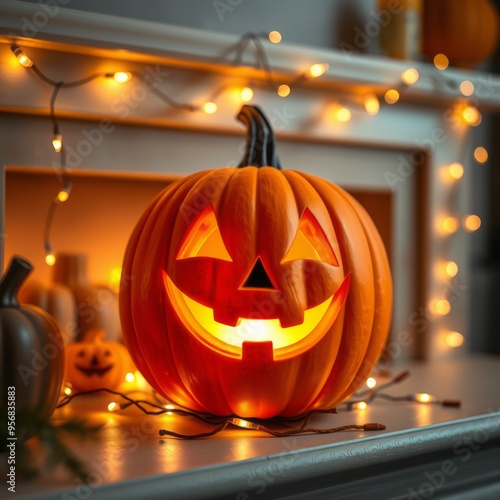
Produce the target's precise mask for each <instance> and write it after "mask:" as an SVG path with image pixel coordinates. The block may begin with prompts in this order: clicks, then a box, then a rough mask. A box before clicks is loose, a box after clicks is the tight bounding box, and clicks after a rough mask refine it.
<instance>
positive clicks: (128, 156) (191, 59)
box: [0, 0, 500, 357]
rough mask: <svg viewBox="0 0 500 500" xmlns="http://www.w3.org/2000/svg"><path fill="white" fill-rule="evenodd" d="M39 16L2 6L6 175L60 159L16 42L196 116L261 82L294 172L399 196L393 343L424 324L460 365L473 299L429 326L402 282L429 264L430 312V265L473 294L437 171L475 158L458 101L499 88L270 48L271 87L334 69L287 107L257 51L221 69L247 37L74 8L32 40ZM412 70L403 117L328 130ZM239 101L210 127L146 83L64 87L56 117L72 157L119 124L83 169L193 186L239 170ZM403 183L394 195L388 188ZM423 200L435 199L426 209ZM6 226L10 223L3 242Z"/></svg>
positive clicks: (478, 80) (485, 97) (72, 72)
mask: <svg viewBox="0 0 500 500" xmlns="http://www.w3.org/2000/svg"><path fill="white" fill-rule="evenodd" d="M39 11H40V6H39V5H37V4H28V3H23V2H17V1H14V0H11V1H8V0H0V76H1V80H2V85H1V86H0V112H1V113H0V123H1V124H2V135H1V136H0V155H1V157H0V167H2V166H5V167H9V168H12V167H50V166H51V165H52V164H53V162H54V161H56V160H57V157H56V155H55V153H54V151H53V149H52V146H51V144H50V140H51V133H52V131H51V126H50V122H49V121H48V118H47V116H48V103H49V99H50V93H51V88H50V87H49V86H47V85H45V84H43V83H42V82H40V81H39V80H38V79H37V78H36V77H35V76H34V75H33V74H31V73H30V72H29V71H27V70H26V69H25V68H22V67H20V66H19V65H15V64H13V61H12V60H13V57H12V54H11V51H10V48H9V44H10V43H12V42H13V41H14V40H15V41H16V43H17V44H18V45H20V46H21V47H22V48H23V49H25V50H26V52H27V53H28V54H29V55H30V56H32V57H33V59H35V60H36V64H37V65H38V66H39V67H40V68H42V69H43V71H44V72H45V73H47V74H50V75H51V76H52V77H53V78H54V79H64V80H72V79H78V78H81V77H82V76H86V75H88V74H90V73H92V72H94V71H104V72H112V71H116V70H119V69H126V70H128V71H132V72H133V73H134V74H135V75H137V74H142V75H145V74H150V75H155V76H154V77H153V78H155V79H156V81H157V82H158V85H159V87H160V88H161V89H163V90H164V91H165V92H166V93H167V94H170V95H172V96H174V97H175V98H176V99H178V100H181V101H189V102H195V103H200V104H201V103H202V102H203V101H205V100H208V99H211V98H213V92H214V90H215V89H217V88H218V87H219V86H220V85H226V84H227V85H229V86H232V87H234V88H235V87H237V86H241V85H244V84H246V83H248V82H252V84H253V86H254V88H255V99H254V102H256V103H258V104H259V105H260V106H261V107H262V108H263V109H265V110H266V112H267V114H268V116H269V117H270V119H271V121H272V122H273V125H274V127H275V129H276V132H277V137H278V142H279V151H280V155H281V158H282V163H283V164H284V166H285V167H288V168H293V169H298V170H307V171H309V172H311V173H314V174H317V175H320V176H323V177H326V178H328V179H330V180H332V181H335V182H337V183H339V184H341V185H345V186H351V187H357V188H363V187H365V188H367V187H369V188H371V189H379V190H391V191H394V194H395V203H394V207H395V209H394V210H395V218H394V221H395V222H394V225H395V230H396V234H397V235H398V236H397V238H396V243H395V248H394V249H393V254H394V267H395V269H394V274H395V276H396V282H395V292H396V293H395V295H396V301H395V316H394V322H393V323H394V332H393V339H392V341H393V342H395V343H396V344H395V345H396V346H397V343H398V339H399V335H400V334H401V333H402V332H403V331H405V330H406V329H409V328H411V327H412V325H411V324H410V323H411V322H415V321H416V320H418V319H420V320H425V321H427V323H428V328H427V329H426V330H425V332H424V333H422V335H424V336H425V338H426V342H425V343H426V345H427V347H428V351H429V352H430V353H434V355H435V356H437V357H440V356H454V355H457V354H458V351H454V352H449V353H444V352H442V349H441V348H440V347H439V343H438V340H439V332H440V331H441V330H442V329H443V328H445V327H446V328H451V329H455V328H456V327H455V326H454V325H457V324H462V325H466V324H468V304H469V300H468V292H467V289H465V290H464V291H462V290H460V292H459V294H458V295H457V297H456V301H455V304H454V307H453V310H452V313H451V314H450V315H449V316H447V317H446V318H445V319H434V318H431V319H429V320H426V319H425V317H424V316H423V313H421V312H419V311H418V309H417V310H415V307H414V306H413V305H412V304H414V303H415V300H413V299H414V298H415V297H413V298H412V294H413V290H412V289H411V288H412V287H413V286H414V285H415V280H417V279H418V277H415V276H413V277H411V279H409V281H408V280H407V279H406V278H405V277H407V276H412V270H411V269H409V266H411V265H412V264H411V263H412V262H415V259H416V258H420V257H421V258H422V261H423V262H424V263H425V266H424V267H423V272H424V273H425V276H424V282H425V289H424V290H423V294H424V295H425V298H424V297H422V298H421V300H422V302H426V303H428V302H429V301H430V300H431V299H432V298H434V297H436V296H439V294H440V293H441V291H442V290H443V288H445V287H446V283H444V282H443V281H442V280H440V279H438V278H436V276H435V270H434V269H433V267H432V266H431V264H430V263H433V262H436V261H437V259H439V258H452V259H453V260H456V261H457V262H458V264H459V267H460V274H459V276H458V278H457V280H458V283H459V284H465V285H467V283H468V276H469V266H468V258H467V257H468V235H467V234H464V233H459V234H457V235H454V236H453V237H452V239H451V240H450V239H446V238H443V237H442V236H439V235H438V234H436V232H435V227H434V223H435V218H436V216H437V215H438V214H444V210H445V209H446V206H447V203H448V202H449V196H450V193H449V190H450V188H449V186H446V185H443V183H442V182H441V180H440V179H441V177H440V176H441V169H442V167H443V166H445V165H447V164H449V163H451V162H454V161H463V159H464V151H466V148H467V146H468V138H469V129H468V128H466V127H464V126H462V127H460V128H456V127H454V125H453V123H452V122H451V121H450V120H449V119H448V118H449V112H450V110H451V109H452V107H453V105H454V104H455V103H456V102H457V101H458V100H459V99H460V98H461V95H460V93H459V90H458V88H459V85H460V83H461V82H462V81H463V80H464V79H469V80H471V81H472V82H473V83H474V84H475V86H476V99H477V100H476V101H475V103H476V104H477V105H478V106H479V107H480V109H481V111H483V112H487V111H491V110H497V109H499V108H500V80H499V79H498V78H491V77H490V76H489V75H485V74H478V73H470V72H463V71H458V70H447V71H446V73H439V72H438V70H436V69H435V68H434V67H432V66H430V65H426V64H422V63H419V64H417V63H412V64H411V65H410V64H409V63H408V62H404V61H393V60H387V59H383V58H377V57H368V56H359V55H346V54H343V53H342V52H340V51H327V50H320V49H311V48H305V47H300V46H296V45H295V46H294V45H287V44H280V45H272V44H270V43H266V42H264V43H266V51H267V54H268V57H269V60H270V63H271V65H272V67H273V69H274V75H275V79H276V80H277V81H280V82H282V83H290V82H292V81H294V79H295V78H296V76H297V75H298V74H300V73H302V72H303V71H305V70H306V69H307V68H308V67H309V66H310V65H311V64H312V63H316V62H321V63H327V64H329V69H328V71H327V73H326V74H325V75H323V76H322V77H321V78H319V79H314V80H309V81H307V82H306V83H304V84H303V85H302V86H300V87H298V88H293V89H292V93H291V95H290V96H289V97H287V98H286V99H282V98H280V97H278V96H277V95H276V93H275V92H272V91H271V90H270V89H269V88H268V87H266V85H265V74H264V72H263V71H261V70H259V69H257V68H256V67H255V54H254V53H252V52H251V51H246V52H245V56H244V59H243V61H244V62H245V66H234V65H233V64H232V62H231V61H232V59H231V57H232V56H231V57H229V58H228V59H227V60H226V59H224V54H227V51H228V49H230V48H231V47H233V46H234V45H235V44H236V43H237V42H238V37H235V36H232V35H225V34H217V33H212V32H206V31H199V30H194V29H189V28H180V27H176V26H169V25H165V24H156V23H150V22H145V21H136V20H130V19H122V18H117V17H113V16H105V15H99V14H94V13H92V14H90V13H86V12H79V11H72V10H69V9H64V8H58V9H57V12H55V11H54V12H53V13H54V15H53V16H51V17H50V19H48V22H47V24H45V25H43V23H39V24H40V25H39V26H38V27H37V33H36V34H33V33H29V30H28V31H26V29H25V28H24V31H23V26H24V27H26V26H27V25H26V21H25V19H28V20H32V22H34V20H36V19H38V18H37V17H36V16H37V12H39ZM40 19H41V18H40ZM23 35H24V36H23ZM33 35H35V36H33ZM410 66H413V67H415V68H417V69H418V71H419V73H420V79H419V81H418V82H417V83H416V84H415V85H413V86H412V87H411V88H408V89H403V90H402V99H401V101H400V102H399V103H397V104H396V105H394V106H389V105H383V106H382V108H381V110H380V112H379V114H378V115H377V116H375V117H369V116H367V115H366V113H364V112H363V111H362V110H361V108H359V109H360V110H359V111H357V110H356V109H357V108H353V109H354V111H353V118H352V120H351V121H350V122H349V123H347V124H338V123H337V124H335V123H333V122H332V121H331V120H330V119H328V116H327V114H328V110H329V109H330V108H331V106H332V105H333V104H334V103H335V102H337V101H339V100H340V101H342V100H346V99H347V100H348V101H349V102H351V101H352V99H353V98H355V99H358V100H359V102H361V99H362V98H363V96H364V95H365V94H367V93H376V94H378V95H379V96H380V95H382V94H383V92H384V91H385V90H386V89H388V88H391V87H394V86H397V87H401V79H400V77H401V73H402V72H403V71H404V70H406V69H407V68H408V67H410ZM143 77H144V76H143ZM143 77H142V78H143ZM436 77H438V78H439V82H438V83H436ZM234 96H235V92H234V90H231V88H230V87H228V88H227V89H226V90H224V91H222V92H221V93H220V94H219V95H218V96H216V97H215V99H216V100H218V102H219V110H218V112H217V113H216V114H214V115H210V116H209V115H205V114H204V113H202V112H193V113H190V112H185V111H176V110H172V109H170V108H169V107H168V106H167V105H165V104H164V103H162V102H161V101H160V100H158V99H157V98H156V96H154V95H152V94H151V93H150V92H148V91H145V87H144V86H143V85H142V83H141V77H139V78H137V77H136V78H134V79H132V80H131V82H129V83H127V84H125V85H123V86H121V87H120V86H117V85H116V84H114V83H112V82H109V81H107V80H96V81H95V82H93V83H92V84H89V85H87V86H85V87H80V88H77V89H63V90H62V91H61V93H60V96H59V98H58V100H57V106H56V109H57V114H58V116H59V117H60V118H61V124H62V128H63V133H64V138H65V142H66V144H68V145H70V146H73V148H75V149H76V148H77V145H78V144H79V142H81V141H83V140H87V139H88V135H85V133H84V131H86V133H87V134H90V133H92V131H93V130H98V128H99V123H100V121H101V120H102V119H103V118H106V119H109V120H111V121H112V124H113V131H112V133H109V134H107V133H103V134H102V137H103V140H102V141H101V142H100V143H99V144H98V145H97V146H95V147H94V148H93V150H92V152H91V154H89V155H88V156H85V157H82V158H81V161H80V162H79V163H78V165H75V168H77V169H85V170H91V171H101V170H106V171H115V172H137V173H141V174H148V173H151V174H154V173H170V174H187V173H190V172H194V171H197V170H200V169H206V168H215V167H217V166H224V165H227V164H232V163H236V162H237V161H239V157H240V155H241V152H240V151H239V150H240V148H241V142H242V135H243V129H242V127H241V125H240V124H238V123H237V122H236V121H235V119H234V116H235V114H236V112H237V110H238V107H239V105H240V104H239V103H238V102H237V101H236V100H235V98H234ZM86 138H87V139H86ZM419 152H423V153H424V155H425V156H426V160H425V161H423V162H419V164H418V165H417V166H416V168H415V169H414V171H412V172H410V171H408V168H406V167H405V166H404V165H405V164H406V161H407V160H405V158H406V159H408V158H414V156H412V155H413V154H416V153H419ZM466 169H467V165H466ZM395 178H396V179H398V180H397V181H396V182H395V183H391V182H390V181H389V180H388V179H395ZM424 185H425V186H426V189H425V192H424V190H423V186H424ZM0 193H1V183H0ZM416 193H419V195H420V196H421V195H422V194H425V199H423V200H422V201H421V202H419V203H420V204H417V203H416V200H415V197H416ZM469 193H470V176H469V175H468V173H467V171H466V174H465V176H464V178H463V179H462V180H461V181H460V189H459V192H458V198H457V200H456V204H455V206H454V209H455V210H457V211H458V212H459V213H468V210H469ZM2 198H3V197H2ZM409 202H410V203H409ZM417 206H420V207H422V208H423V210H424V213H423V214H421V216H420V222H421V224H422V228H421V231H420V233H419V236H418V237H419V238H422V241H423V243H422V242H419V243H422V244H423V249H424V250H423V255H422V256H420V257H419V256H417V255H416V248H417V241H416V232H415V231H413V228H412V225H413V224H414V221H415V219H416V214H415V213H414V211H415V209H416V208H415V207H417ZM1 208H2V207H1V206H0V209H1ZM2 219H3V214H2V217H0V233H3V231H2V225H1V221H2ZM0 243H1V240H0ZM0 261H1V259H0ZM0 263H1V262H0ZM413 274H414V273H413ZM422 305H424V304H422ZM414 314H417V316H415V315H414ZM411 318H413V319H411ZM415 326H416V325H415V324H414V325H413V327H415ZM463 333H464V334H465V335H466V336H467V335H468V332H466V331H463Z"/></svg>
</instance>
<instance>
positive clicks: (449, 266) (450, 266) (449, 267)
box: [444, 260, 458, 278]
mask: <svg viewBox="0 0 500 500" xmlns="http://www.w3.org/2000/svg"><path fill="white" fill-rule="evenodd" d="M444 271H445V273H446V276H447V277H448V278H454V277H455V276H456V275H457V274H458V264H457V263H456V262H455V261H453V260H449V261H448V262H446V263H445V265H444Z"/></svg>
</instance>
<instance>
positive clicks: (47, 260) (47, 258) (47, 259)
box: [45, 253, 56, 266]
mask: <svg viewBox="0 0 500 500" xmlns="http://www.w3.org/2000/svg"><path fill="white" fill-rule="evenodd" d="M45 263H46V264H47V265H48V266H53V265H54V264H55V263H56V256H55V255H54V254H53V253H48V254H47V255H46V256H45Z"/></svg>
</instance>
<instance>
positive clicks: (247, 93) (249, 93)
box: [240, 87, 253, 102]
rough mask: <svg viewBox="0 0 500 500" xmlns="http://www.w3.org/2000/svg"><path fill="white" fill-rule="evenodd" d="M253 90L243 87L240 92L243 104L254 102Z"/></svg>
mask: <svg viewBox="0 0 500 500" xmlns="http://www.w3.org/2000/svg"><path fill="white" fill-rule="evenodd" d="M252 97H253V90H252V89H251V88H250V87H243V88H242V89H241V90H240V99H241V100H242V102H249V101H251V100H252Z"/></svg>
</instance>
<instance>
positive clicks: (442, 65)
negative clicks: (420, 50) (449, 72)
mask: <svg viewBox="0 0 500 500" xmlns="http://www.w3.org/2000/svg"><path fill="white" fill-rule="evenodd" d="M449 65H450V61H449V60H448V58H447V57H446V56H445V55H444V54H436V55H435V56H434V66H436V68H437V69H439V70H441V71H443V70H445V69H446V68H447V67H448V66H449Z"/></svg>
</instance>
